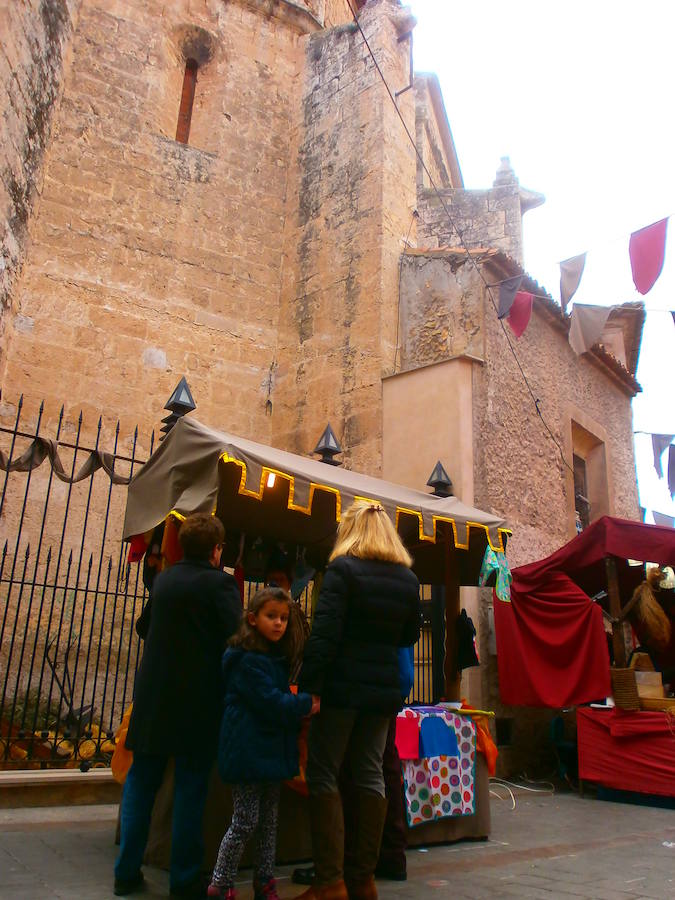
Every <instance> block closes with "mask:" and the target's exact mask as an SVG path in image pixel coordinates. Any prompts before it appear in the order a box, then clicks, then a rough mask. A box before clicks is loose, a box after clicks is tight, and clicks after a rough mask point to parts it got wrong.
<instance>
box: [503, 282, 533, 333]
mask: <svg viewBox="0 0 675 900" xmlns="http://www.w3.org/2000/svg"><path fill="white" fill-rule="evenodd" d="M533 301H534V294H531V293H530V292H529V291H518V293H517V294H516V296H515V298H514V301H513V306H512V307H511V312H510V313H509V317H508V323H509V325H510V326H511V331H512V332H513V333H514V334H515V336H516V337H517V338H519V337H521V335H522V334H523V332H524V331H525V329H526V328H527V326H528V325H529V324H530V317H531V315H532V303H533Z"/></svg>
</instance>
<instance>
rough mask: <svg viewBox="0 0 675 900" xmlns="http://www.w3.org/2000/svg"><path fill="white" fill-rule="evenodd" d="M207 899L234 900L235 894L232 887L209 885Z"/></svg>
mask: <svg viewBox="0 0 675 900" xmlns="http://www.w3.org/2000/svg"><path fill="white" fill-rule="evenodd" d="M206 896H207V897H214V898H216V900H235V898H236V896H237V892H236V891H235V889H234V888H233V887H229V888H228V887H223V886H222V885H221V884H210V885H209V886H208V888H207V891H206Z"/></svg>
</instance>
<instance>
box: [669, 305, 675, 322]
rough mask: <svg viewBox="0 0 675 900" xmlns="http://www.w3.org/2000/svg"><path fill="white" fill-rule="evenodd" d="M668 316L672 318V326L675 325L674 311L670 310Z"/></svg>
mask: <svg viewBox="0 0 675 900" xmlns="http://www.w3.org/2000/svg"><path fill="white" fill-rule="evenodd" d="M670 314H671V316H672V317H673V325H675V309H673V310H671V311H670Z"/></svg>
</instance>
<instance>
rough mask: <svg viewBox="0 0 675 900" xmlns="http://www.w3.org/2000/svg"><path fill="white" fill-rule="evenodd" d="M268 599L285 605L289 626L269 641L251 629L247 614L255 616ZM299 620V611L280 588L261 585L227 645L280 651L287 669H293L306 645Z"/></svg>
mask: <svg viewBox="0 0 675 900" xmlns="http://www.w3.org/2000/svg"><path fill="white" fill-rule="evenodd" d="M270 600H275V601H276V602H277V603H287V604H288V625H287V626H286V631H285V632H284V636H283V637H282V638H281V639H280V640H279V641H277V642H276V643H272V642H271V641H268V640H267V638H264V637H263V636H262V635H261V634H260V632H259V631H258V629H257V628H254V627H253V625H251V623H250V622H249V621H248V615H249V613H253V615H257V614H258V613H259V612H260V610H261V609H262V608H263V606H264V605H265V604H266V603H267V602H268V601H270ZM302 619H303V617H302V610H301V609H300V607H299V606H298V604H297V603H295V602H294V601H293V599H292V598H291V595H290V594H288V593H287V592H286V591H285V590H283V588H279V587H264V588H262V590H260V591H258V592H257V594H255V596H254V597H252V599H251V600H250V601H249V604H248V608H247V609H246V610H245V612H244V615H243V618H242V620H241V623H240V625H239V629H238V630H237V632H236V634H235V635H234V636H233V637H231V638H230V646H231V647H241V648H242V650H255V651H256V652H258V653H270V652H273V653H275V654H276V653H280V654H281V655H282V656H285V657H286V659H287V660H288V664H289V666H290V668H291V669H293V668H294V666H296V665H297V661H298V660H299V659H300V656H301V654H302V650H303V647H304V646H305V639H306V636H305V629H304V627H303V620H302Z"/></svg>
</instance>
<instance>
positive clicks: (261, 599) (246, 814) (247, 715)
mask: <svg viewBox="0 0 675 900" xmlns="http://www.w3.org/2000/svg"><path fill="white" fill-rule="evenodd" d="M294 609H295V605H294V603H293V601H292V600H291V598H290V596H289V595H288V594H287V593H286V591H284V590H282V589H281V588H276V587H267V588H263V590H261V591H259V592H258V593H257V594H256V595H255V597H254V598H253V600H251V602H250V604H249V607H248V611H247V612H246V614H245V616H244V618H243V620H242V623H241V626H240V628H239V631H238V632H237V634H236V635H235V636H234V637H233V638H232V640H231V641H230V647H229V649H228V650H227V651H226V652H225V655H224V657H223V673H224V678H225V712H224V713H223V720H222V724H221V727H220V741H219V745H218V767H219V770H220V775H221V777H222V779H223V781H224V782H225V783H226V784H231V785H232V799H233V803H234V811H233V813H232V822H231V824H230V827H229V828H228V830H227V832H226V834H225V837H224V838H223V840H222V843H221V845H220V850H219V851H218V860H217V862H216V866H215V869H214V870H213V877H212V878H211V884H210V885H209V889H208V896H209V897H217V898H221V900H232V898H234V897H235V891H234V879H235V876H236V874H237V869H238V867H239V862H240V860H241V856H242V853H243V851H244V846H245V844H246V842H247V840H248V839H249V837H250V836H251V835H252V834H253V832H254V831H256V829H257V839H256V849H255V856H254V863H253V864H254V878H253V886H254V890H255V897H256V900H278V895H277V892H276V887H275V882H274V857H275V850H276V831H277V812H278V808H279V790H280V787H281V782H282V781H285V780H286V779H288V778H293V777H294V776H295V775H297V774H298V731H299V729H300V723H301V720H302V718H303V717H304V716H307V715H312V714H314V713H315V712H318V710H319V698H318V697H312V696H311V695H310V694H297V695H294V694H292V693H291V692H290V690H289V687H288V672H289V665H290V664H291V662H292V661H294V660H295V659H297V658H298V656H299V654H300V651H301V649H302V642H303V640H304V634H303V631H302V623H301V621H300V617H299V616H296V615H294Z"/></svg>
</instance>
